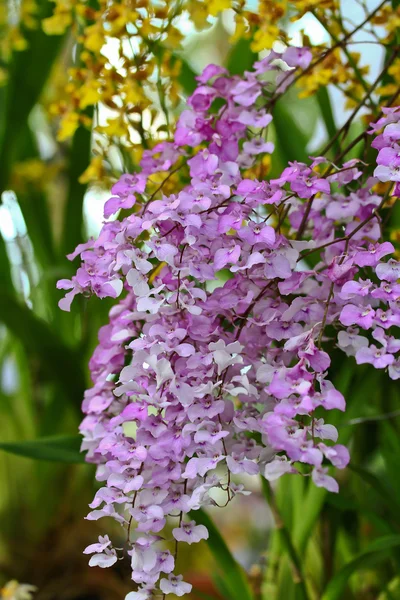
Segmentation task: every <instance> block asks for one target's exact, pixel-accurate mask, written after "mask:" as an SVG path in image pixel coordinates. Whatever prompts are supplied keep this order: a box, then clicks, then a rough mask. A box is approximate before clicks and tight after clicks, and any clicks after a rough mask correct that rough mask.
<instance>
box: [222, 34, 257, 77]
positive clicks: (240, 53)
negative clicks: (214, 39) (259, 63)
mask: <svg viewBox="0 0 400 600" xmlns="http://www.w3.org/2000/svg"><path fill="white" fill-rule="evenodd" d="M257 58H258V54H256V53H255V52H253V51H252V50H251V49H250V41H249V40H245V39H240V40H239V41H238V42H236V44H235V45H234V46H233V48H232V50H231V51H230V53H229V55H228V58H227V61H226V68H227V69H228V71H229V73H231V74H232V75H243V73H244V72H245V71H248V70H250V69H251V67H252V66H253V64H254V63H255V61H256V60H257Z"/></svg>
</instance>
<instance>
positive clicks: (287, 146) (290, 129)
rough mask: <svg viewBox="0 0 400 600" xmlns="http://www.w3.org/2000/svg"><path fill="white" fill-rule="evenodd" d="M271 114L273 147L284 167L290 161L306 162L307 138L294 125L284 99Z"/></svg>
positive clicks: (279, 101)
mask: <svg viewBox="0 0 400 600" xmlns="http://www.w3.org/2000/svg"><path fill="white" fill-rule="evenodd" d="M299 103H300V101H299ZM272 114H273V121H272V123H273V125H274V128H275V133H276V141H275V145H276V149H277V151H278V152H279V153H280V155H281V158H282V160H283V161H284V163H285V166H286V163H288V162H289V161H291V160H298V161H300V162H307V161H308V152H307V150H306V147H307V143H308V141H309V136H308V135H307V134H306V133H304V132H303V131H302V130H301V129H300V127H299V126H298V125H297V124H296V121H295V120H294V118H293V117H292V115H291V112H290V111H289V109H288V108H287V104H286V98H285V97H283V98H281V99H280V100H278V102H277V103H276V105H275V107H274V109H273V111H272Z"/></svg>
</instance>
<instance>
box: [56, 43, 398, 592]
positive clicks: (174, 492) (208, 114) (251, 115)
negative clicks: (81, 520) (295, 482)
mask: <svg viewBox="0 0 400 600" xmlns="http://www.w3.org/2000/svg"><path fill="white" fill-rule="evenodd" d="M310 60H311V54H310V52H309V51H308V49H307V48H294V47H290V48H288V49H287V50H286V51H285V52H283V54H279V53H276V52H274V51H272V52H271V53H270V54H269V55H268V56H267V57H266V58H264V59H262V60H260V61H258V62H256V63H255V64H254V70H253V71H251V72H246V73H245V74H244V76H242V77H239V76H230V75H229V74H228V73H227V71H226V70H225V69H224V68H222V67H219V66H215V65H209V66H208V67H207V68H206V69H205V70H204V72H203V73H202V74H201V75H200V76H198V77H197V80H198V86H197V88H196V90H195V91H194V93H193V94H192V96H191V97H190V98H189V99H188V107H187V109H186V110H184V112H183V113H182V114H181V116H180V118H179V121H178V124H177V129H176V132H175V137H174V141H173V142H169V141H166V142H162V143H160V144H158V145H157V146H155V147H154V148H153V149H152V150H146V151H145V152H144V155H143V159H142V162H141V170H140V172H137V173H134V174H132V175H129V174H125V175H123V176H122V177H121V179H120V181H119V182H118V183H117V184H116V185H115V186H114V187H113V190H112V192H113V196H112V198H111V199H110V200H108V202H107V203H106V205H105V217H109V216H111V215H113V214H115V213H117V212H118V211H120V210H121V209H124V213H123V215H124V216H123V217H121V218H120V220H113V221H108V222H105V223H104V225H103V228H102V230H101V232H100V235H99V237H98V239H97V240H90V241H89V242H87V243H85V244H82V245H80V246H78V248H77V249H76V250H75V252H74V253H73V254H71V255H70V256H69V258H70V259H74V258H75V257H76V256H78V255H80V256H81V259H82V263H81V266H80V268H79V269H78V271H77V273H76V275H75V276H74V277H73V278H72V280H71V281H68V280H62V281H60V282H59V284H58V287H59V288H63V289H67V290H69V291H68V292H67V294H66V296H65V298H64V299H63V300H61V301H60V307H61V308H62V309H64V310H70V305H71V302H72V300H73V298H74V296H75V295H76V294H84V295H88V294H96V295H97V296H98V297H100V298H104V297H107V296H108V297H112V298H117V297H121V299H119V300H118V302H117V303H116V304H115V306H114V307H113V308H112V310H111V312H110V321H109V323H108V324H107V325H106V326H104V327H102V328H101V330H100V333H99V345H98V347H97V348H96V350H95V352H94V354H93V356H92V359H91V361H90V369H91V374H92V380H93V387H92V388H91V389H89V390H88V391H87V392H86V394H85V399H84V403H83V411H84V413H85V414H86V416H85V418H84V420H83V422H82V425H81V433H82V435H83V446H82V448H83V450H86V451H87V455H86V456H87V460H88V461H90V462H93V463H96V464H97V465H98V467H97V480H98V481H99V482H101V485H102V487H100V489H99V490H98V492H97V493H96V495H95V498H94V500H93V502H92V504H91V505H90V506H91V509H92V510H91V512H90V513H89V515H88V517H87V518H88V519H91V520H97V519H100V518H101V517H105V516H109V517H113V518H114V519H115V520H116V521H117V522H119V523H120V524H121V525H122V526H123V527H125V529H126V545H125V548H123V549H118V548H115V547H114V546H113V544H112V542H111V540H110V539H109V538H108V536H105V537H101V538H99V542H98V543H96V544H92V545H91V546H89V547H88V548H87V549H86V550H85V552H86V553H88V554H92V557H91V558H90V563H89V564H90V565H98V566H101V567H107V566H111V565H113V564H114V563H115V562H116V561H117V560H118V559H119V558H122V556H123V554H124V553H127V554H128V555H129V556H130V559H131V564H132V579H133V581H134V582H136V583H137V584H138V585H139V586H140V587H139V591H137V592H132V593H130V594H128V597H129V599H130V600H135V599H136V600H147V599H149V598H153V597H154V596H155V595H157V594H161V595H163V597H165V596H166V595H167V594H169V593H174V594H175V595H177V596H183V595H185V594H186V593H188V592H190V589H191V586H190V584H188V583H185V582H184V581H182V576H181V575H177V574H176V573H175V570H176V559H177V554H178V546H179V544H180V543H181V542H186V543H188V544H192V543H196V542H199V541H200V540H202V539H207V537H208V531H207V529H206V528H205V527H204V526H203V525H198V524H196V521H195V513H193V511H196V510H197V509H199V508H201V507H204V506H208V505H216V504H217V499H219V495H220V494H221V491H222V493H223V494H224V495H225V497H226V500H225V501H224V505H226V504H227V503H229V502H230V501H231V500H232V499H233V497H234V496H235V495H236V494H246V493H248V492H247V491H246V490H245V488H244V486H243V483H241V482H240V478H239V480H238V479H237V476H240V475H242V474H249V475H258V474H262V475H263V476H264V477H265V478H266V479H268V480H269V481H274V480H276V479H278V478H279V477H280V476H282V475H283V474H285V473H298V472H299V471H301V473H302V474H303V476H309V477H311V479H312V481H313V482H314V484H315V485H317V486H320V487H324V488H326V489H327V490H329V491H331V492H337V491H338V483H337V481H336V480H335V479H334V478H333V477H332V475H331V474H330V469H331V466H332V465H333V466H334V467H336V468H338V469H343V468H344V467H345V466H346V465H347V463H348V461H349V453H348V451H347V449H346V448H345V447H344V446H343V445H340V444H337V443H336V442H337V439H338V432H337V430H336V428H335V427H334V426H333V425H331V424H329V423H325V420H324V419H325V418H326V411H330V410H332V409H337V410H340V411H344V410H345V399H344V397H343V395H342V394H341V393H340V391H339V390H337V389H336V388H335V386H334V383H332V382H331V381H330V380H329V375H328V373H329V367H330V363H331V359H330V355H329V351H330V350H332V349H334V348H335V347H338V348H340V349H341V350H342V351H343V352H344V353H345V354H346V355H347V356H350V357H355V361H356V362H357V363H359V364H362V363H370V364H372V365H373V366H374V367H375V368H377V369H388V372H389V376H390V377H392V378H393V379H397V378H399V377H400V361H399V351H400V341H399V340H397V339H395V337H394V336H393V335H392V328H393V327H396V326H398V325H399V324H400V304H399V299H400V285H399V284H397V283H396V281H397V279H398V278H399V276H400V264H399V263H398V262H397V261H396V260H394V259H393V258H391V255H392V253H393V251H394V248H393V246H392V244H391V243H389V242H382V241H381V221H380V217H379V209H380V208H381V207H382V205H383V203H384V201H385V198H382V197H380V196H379V195H378V194H377V193H375V192H374V185H375V184H376V183H377V179H376V178H374V177H368V176H365V175H364V172H363V165H362V163H361V162H359V161H357V160H351V161H348V162H346V163H344V164H343V165H341V166H338V165H336V164H334V163H333V162H329V161H328V160H327V159H326V158H323V157H316V158H312V159H311V161H310V164H309V165H307V164H304V163H299V162H293V163H290V164H289V166H288V167H287V168H285V169H284V171H283V172H282V174H281V176H280V177H279V178H277V179H273V180H271V181H266V180H264V179H261V180H257V179H256V178H255V177H254V173H255V172H256V169H255V168H254V167H257V165H258V162H259V161H260V159H262V158H263V157H264V156H265V154H268V153H271V152H273V149H274V146H273V143H272V142H271V141H268V126H269V124H270V123H271V120H272V116H271V114H270V107H271V105H272V104H273V100H274V98H276V94H277V90H278V92H279V93H280V92H282V91H283V90H284V88H285V86H286V85H287V84H288V83H289V81H290V80H291V78H293V77H294V73H295V72H296V69H298V68H307V66H308V64H309V62H310ZM288 67H290V68H291V69H288ZM274 75H275V79H274V77H273V76H274ZM398 116H400V112H397V110H393V111H389V113H388V114H387V116H386V120H385V121H384V124H386V123H388V124H387V125H386V128H385V130H384V132H383V134H382V135H381V136H379V137H377V138H376V142H375V143H376V144H379V148H380V149H381V150H380V163H381V164H386V162H387V161H389V163H388V164H389V167H390V169H391V170H390V178H391V179H392V180H395V181H396V180H398V179H396V177H397V178H398V175H397V165H398V164H399V163H398V161H399V158H398V156H399V154H398V150H399V148H398V146H397V140H398V139H399V134H398V132H399V131H400V125H399V124H397V118H398ZM394 121H396V124H394ZM381 127H382V123H380V122H378V123H377V124H376V126H375V129H374V131H375V130H378V129H379V128H381ZM385 161H386V162H385ZM385 168H386V167H385ZM160 172H168V175H167V176H166V178H165V180H164V181H167V179H169V178H171V177H172V176H178V174H179V181H180V187H179V189H177V190H176V191H175V193H173V194H171V195H164V194H163V184H161V185H160V186H159V188H158V189H157V190H156V191H155V192H153V193H152V194H151V195H150V193H148V192H147V191H146V190H147V189H148V185H149V182H151V177H152V176H153V175H155V174H159V173H160ZM388 172H389V171H388ZM386 173H387V172H386V171H385V174H386ZM249 174H251V175H249ZM376 176H377V177H379V176H381V177H382V168H381V167H378V169H377V172H376ZM385 176H386V175H385ZM388 177H389V175H388ZM126 211H128V212H126ZM125 215H127V216H125ZM311 256H312V258H313V259H314V260H312V261H311V260H310V258H311ZM309 257H310V258H309ZM216 491H217V492H218V494H219V495H218V494H216ZM167 517H170V518H171V520H172V521H175V523H174V527H173V528H172V536H173V540H170V541H172V542H173V543H174V544H175V551H174V552H171V551H170V550H169V549H168V547H167V546H166V545H165V540H166V537H168V535H167V534H166V533H165V531H166V521H167ZM168 531H169V530H168Z"/></svg>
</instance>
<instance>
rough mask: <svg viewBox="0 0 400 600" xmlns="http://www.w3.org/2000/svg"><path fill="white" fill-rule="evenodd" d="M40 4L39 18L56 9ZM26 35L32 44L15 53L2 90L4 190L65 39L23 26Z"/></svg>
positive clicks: (0, 168)
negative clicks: (24, 135) (33, 109)
mask: <svg viewBox="0 0 400 600" xmlns="http://www.w3.org/2000/svg"><path fill="white" fill-rule="evenodd" d="M37 4H38V13H37V17H38V19H39V20H41V19H43V18H45V17H47V16H49V15H50V14H51V12H52V10H53V8H54V5H53V3H52V2H49V1H47V0H41V1H40V2H38V3H37ZM35 16H36V15H35ZM23 35H24V37H25V39H26V40H27V42H28V47H27V49H26V50H23V51H21V52H14V54H13V57H12V61H11V66H10V70H9V78H8V82H7V85H6V86H5V89H4V90H3V91H2V92H1V94H2V100H1V104H0V108H1V115H0V119H1V120H2V122H1V123H0V191H3V190H4V189H6V187H7V185H8V181H9V176H10V172H11V167H12V164H13V161H14V160H15V156H16V152H17V148H18V144H19V142H20V135H21V131H22V130H23V127H24V125H25V123H26V121H27V119H28V116H29V114H30V112H31V110H32V108H33V106H34V105H35V103H36V102H37V101H38V99H39V97H40V94H41V92H42V89H43V86H44V84H45V82H46V80H47V78H48V76H49V74H50V70H51V67H52V65H53V62H54V60H55V58H56V56H57V54H58V52H59V50H60V48H61V45H62V42H63V40H64V36H48V35H46V34H45V33H44V32H43V31H42V29H41V28H40V27H38V28H35V29H23Z"/></svg>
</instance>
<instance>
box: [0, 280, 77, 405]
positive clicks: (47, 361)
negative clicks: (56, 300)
mask: <svg viewBox="0 0 400 600" xmlns="http://www.w3.org/2000/svg"><path fill="white" fill-rule="evenodd" d="M0 322H2V323H4V325H6V326H7V328H8V329H9V331H10V332H11V333H13V334H14V335H15V336H16V337H17V338H19V340H20V341H21V343H22V344H23V346H24V347H25V350H26V351H27V354H28V357H29V359H30V360H32V359H35V360H37V361H38V364H39V366H40V368H41V369H42V370H43V372H44V373H45V374H46V375H47V378H48V379H50V380H52V381H55V382H56V383H58V384H61V386H62V388H63V391H64V392H65V393H66V394H67V395H68V396H69V399H70V400H71V404H72V405H74V406H76V407H78V406H79V405H80V402H81V400H82V398H83V392H84V390H85V387H86V386H85V377H84V374H83V371H82V366H81V360H80V358H79V356H78V354H77V353H76V352H75V351H74V350H73V349H71V348H70V347H68V346H66V345H65V344H64V343H63V342H62V341H61V339H60V338H59V337H58V335H56V333H54V331H53V330H52V329H51V328H50V326H49V325H48V324H47V323H46V321H44V320H42V319H39V318H38V317H36V316H35V315H34V313H33V312H32V311H31V310H29V308H28V307H27V306H24V305H23V304H20V303H19V302H18V301H17V300H16V299H15V297H14V296H13V295H12V294H10V293H8V292H7V291H6V290H4V289H3V288H0ZM61 398H62V395H61V394H60V400H61Z"/></svg>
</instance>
